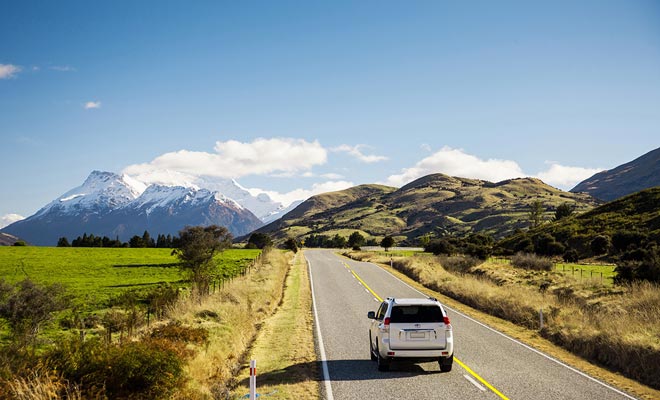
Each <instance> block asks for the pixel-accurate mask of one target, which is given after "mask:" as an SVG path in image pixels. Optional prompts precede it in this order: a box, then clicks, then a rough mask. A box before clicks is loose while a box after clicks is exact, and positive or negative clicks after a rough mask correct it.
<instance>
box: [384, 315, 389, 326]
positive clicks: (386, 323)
mask: <svg viewBox="0 0 660 400" xmlns="http://www.w3.org/2000/svg"><path fill="white" fill-rule="evenodd" d="M383 325H385V326H390V317H386V318H385V320H384V321H383Z"/></svg>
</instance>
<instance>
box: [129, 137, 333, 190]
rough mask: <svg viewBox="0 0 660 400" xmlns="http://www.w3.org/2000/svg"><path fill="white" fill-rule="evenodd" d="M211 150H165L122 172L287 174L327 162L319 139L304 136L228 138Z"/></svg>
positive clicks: (142, 176) (145, 175) (147, 179)
mask: <svg viewBox="0 0 660 400" xmlns="http://www.w3.org/2000/svg"><path fill="white" fill-rule="evenodd" d="M214 150H215V152H214V153H207V152H203V151H189V150H179V151H176V152H171V153H165V154H163V155H161V156H159V157H156V158H155V159H154V160H152V161H151V162H149V163H144V164H134V165H130V166H128V167H126V168H125V169H124V171H123V172H124V173H126V174H128V175H131V176H135V177H136V178H138V179H140V180H142V181H145V182H151V181H152V179H150V176H151V175H153V174H158V173H159V171H163V170H170V171H175V172H178V173H181V174H188V175H192V176H211V177H219V178H240V177H242V176H247V175H271V176H272V175H275V174H277V175H278V176H284V177H290V176H293V174H294V173H296V172H300V171H307V170H309V169H311V168H312V167H313V166H315V165H320V164H325V163H326V161H327V151H326V150H325V149H324V148H323V147H322V146H321V145H320V144H319V142H318V141H314V142H308V141H306V140H303V139H292V138H273V139H263V138H259V139H255V140H254V141H252V142H249V143H247V142H239V141H237V140H229V141H226V142H216V144H215V148H214Z"/></svg>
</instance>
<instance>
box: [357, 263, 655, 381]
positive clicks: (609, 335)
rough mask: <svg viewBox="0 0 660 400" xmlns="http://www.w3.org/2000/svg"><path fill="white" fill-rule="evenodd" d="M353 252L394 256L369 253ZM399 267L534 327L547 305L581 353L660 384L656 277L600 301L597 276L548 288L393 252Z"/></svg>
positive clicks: (548, 322) (554, 326)
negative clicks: (454, 269) (589, 295)
mask: <svg viewBox="0 0 660 400" xmlns="http://www.w3.org/2000/svg"><path fill="white" fill-rule="evenodd" d="M349 255H350V256H351V257H353V258H357V259H360V260H365V261H366V260H368V261H372V262H377V263H382V264H386V265H389V263H390V260H389V258H387V259H386V258H384V257H378V256H375V257H374V256H373V255H369V254H367V253H350V254H349ZM393 267H394V268H395V269H397V270H399V271H400V272H402V273H404V274H405V275H407V276H409V277H410V278H412V279H414V280H416V281H418V282H419V283H421V284H422V285H424V286H426V287H428V288H429V289H432V290H435V291H437V292H440V293H442V294H444V295H446V296H449V297H451V298H453V299H456V300H458V301H460V302H462V303H464V304H466V305H469V306H471V307H473V308H475V309H478V310H481V311H484V312H486V313H489V314H491V315H495V316H497V317H500V318H503V319H506V320H509V321H512V322H514V323H516V324H518V325H522V326H524V327H527V328H529V329H533V330H538V329H539V309H541V308H543V310H544V318H545V321H544V322H545V324H544V328H543V329H542V330H540V334H541V335H542V336H543V337H545V338H547V339H549V340H551V341H552V342H554V343H555V344H558V345H560V346H562V347H564V348H566V349H568V350H569V351H571V352H573V353H574V354H576V355H579V356H581V357H583V358H586V359H588V360H590V361H592V362H596V363H598V364H600V365H602V366H605V367H607V368H610V369H612V370H614V371H618V372H621V373H622V374H623V375H625V376H627V377H629V378H632V379H634V380H637V381H639V382H641V383H643V384H646V385H649V386H651V387H653V388H655V389H660V318H658V315H660V288H659V287H658V286H657V285H654V284H651V283H636V284H633V285H630V286H628V287H624V288H620V289H618V290H615V291H611V292H604V293H601V294H598V295H597V296H598V297H599V299H598V301H593V299H586V298H585V297H583V296H582V295H581V293H583V292H585V290H586V288H587V286H588V285H590V284H592V283H589V282H585V283H579V284H576V283H573V284H572V285H571V284H568V283H566V282H567V281H568V279H565V280H564V281H563V282H560V283H559V285H558V286H557V287H554V290H553V288H552V287H548V288H547V291H544V290H539V286H529V285H524V284H520V283H521V282H520V281H516V280H515V279H511V280H509V279H502V280H500V281H498V282H495V281H494V280H493V278H492V277H488V276H487V275H485V274H484V275H482V276H473V275H469V274H463V275H460V276H457V275H454V274H452V273H449V272H447V271H446V270H445V269H444V268H442V266H441V265H440V263H439V262H438V260H437V259H435V258H430V257H429V258H426V257H412V258H404V257H400V258H394V262H393ZM497 267H500V268H502V266H497ZM475 268H479V267H475ZM509 268H510V267H509ZM483 269H484V268H482V271H483ZM485 269H487V268H485ZM529 273H531V272H529ZM536 273H538V274H545V275H543V277H544V279H549V278H548V277H549V276H550V275H549V274H555V275H559V274H558V273H548V272H545V271H543V272H536ZM549 282H551V283H553V282H552V280H550V281H549ZM553 293H554V294H553ZM589 293H594V291H593V290H591V291H589Z"/></svg>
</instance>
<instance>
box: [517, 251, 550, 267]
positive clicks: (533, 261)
mask: <svg viewBox="0 0 660 400" xmlns="http://www.w3.org/2000/svg"><path fill="white" fill-rule="evenodd" d="M511 265H513V266H514V267H516V268H522V269H530V270H535V271H552V267H553V265H552V261H551V260H550V259H548V258H545V257H539V256H537V255H535V254H529V253H516V254H515V255H514V256H513V257H511Z"/></svg>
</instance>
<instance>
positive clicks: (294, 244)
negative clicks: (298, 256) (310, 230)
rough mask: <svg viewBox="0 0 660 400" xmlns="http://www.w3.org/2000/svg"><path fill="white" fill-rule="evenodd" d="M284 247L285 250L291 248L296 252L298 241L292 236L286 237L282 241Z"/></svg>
mask: <svg viewBox="0 0 660 400" xmlns="http://www.w3.org/2000/svg"><path fill="white" fill-rule="evenodd" d="M284 248H285V249H287V250H291V251H293V252H294V253H297V252H298V242H296V239H294V238H291V237H290V238H288V239H287V240H286V242H284Z"/></svg>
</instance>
